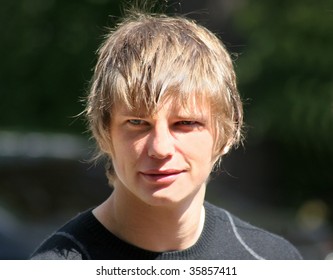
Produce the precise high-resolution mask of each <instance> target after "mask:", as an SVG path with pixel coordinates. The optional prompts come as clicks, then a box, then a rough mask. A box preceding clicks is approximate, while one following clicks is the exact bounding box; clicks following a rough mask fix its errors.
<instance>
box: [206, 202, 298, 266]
mask: <svg viewBox="0 0 333 280" xmlns="http://www.w3.org/2000/svg"><path fill="white" fill-rule="evenodd" d="M209 207H211V209H212V211H213V212H214V213H215V215H216V218H217V221H218V223H219V224H220V226H224V227H225V226H227V227H229V231H230V232H231V233H232V235H233V240H235V242H237V243H238V245H240V246H242V247H243V249H244V250H246V251H247V252H248V253H249V254H251V255H252V256H253V257H254V258H255V259H270V260H291V259H302V257H301V255H300V253H299V252H298V250H297V249H296V248H295V247H294V246H293V245H292V244H291V243H290V242H289V241H288V240H286V239H285V238H283V237H282V236H279V235H277V234H274V233H271V232H269V231H267V230H264V229H262V228H260V227H257V226H254V225H252V224H250V223H248V222H245V221H243V220H242V219H240V218H238V217H236V216H235V215H233V214H231V213H229V212H228V211H226V210H224V209H222V208H219V207H217V206H214V205H211V204H210V205H209Z"/></svg>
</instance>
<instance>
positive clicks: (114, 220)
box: [94, 187, 205, 252]
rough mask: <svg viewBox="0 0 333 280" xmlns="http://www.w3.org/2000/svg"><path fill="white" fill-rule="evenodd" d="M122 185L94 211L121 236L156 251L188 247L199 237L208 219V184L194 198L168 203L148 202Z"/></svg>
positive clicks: (113, 231) (103, 222)
mask: <svg viewBox="0 0 333 280" xmlns="http://www.w3.org/2000/svg"><path fill="white" fill-rule="evenodd" d="M119 189H120V190H118V189H117V188H116V189H115V190H114V191H113V193H112V195H111V196H110V197H109V198H108V199H107V200H106V201H105V202H104V203H103V204H102V205H100V206H99V207H97V208H96V209H95V210H94V215H95V216H96V218H97V219H98V220H99V221H100V222H101V223H102V224H103V225H104V226H105V227H106V228H107V229H108V230H109V231H111V232H112V233H113V234H115V235H116V236H118V237H119V238H120V239H122V240H124V241H126V242H128V243H130V244H133V245H135V246H137V247H140V248H142V249H146V250H150V251H155V252H165V251H175V250H184V249H187V248H189V247H191V246H192V245H194V244H195V243H196V241H197V240H198V239H199V237H200V234H201V232H202V229H203V225H204V220H205V213H204V207H203V200H204V194H205V187H202V188H200V190H199V192H198V193H196V195H195V196H194V197H193V198H191V199H190V198H189V199H187V200H186V201H182V202H177V203H174V204H172V205H168V206H151V205H148V204H146V203H144V202H142V201H141V200H138V199H137V198H136V197H134V196H133V195H132V194H131V193H129V192H128V191H125V192H124V191H123V188H119Z"/></svg>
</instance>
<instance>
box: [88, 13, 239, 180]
mask: <svg viewBox="0 0 333 280" xmlns="http://www.w3.org/2000/svg"><path fill="white" fill-rule="evenodd" d="M193 96H194V97H195V99H196V100H197V102H198V103H200V102H202V101H204V102H205V103H207V104H208V105H209V106H210V110H211V113H212V119H213V127H214V131H215V136H216V143H215V148H216V154H218V155H222V153H223V150H224V149H225V147H226V146H230V147H231V146H233V145H237V144H238V143H239V142H240V140H241V137H242V123H243V110H242V103H241V99H240V96H239V93H238V90H237V86H236V76H235V72H234V68H233V63H232V60H231V57H230V55H229V54H228V52H227V50H226V48H225V47H224V45H223V44H222V42H221V41H220V40H219V39H218V38H217V37H216V36H215V35H214V34H213V33H212V32H210V31H209V30H207V29H206V28H205V27H203V26H201V25H199V24H197V23H195V22H194V21H192V20H189V19H186V18H183V17H170V16H166V15H164V14H147V13H143V12H134V13H131V14H130V15H129V16H127V17H125V18H124V19H123V21H122V22H121V23H120V24H118V26H117V27H116V28H115V29H113V30H110V31H109V32H108V34H107V36H106V39H105V41H104V42H103V43H102V45H101V47H100V48H99V50H98V61H97V64H96V67H95V71H94V75H93V77H92V80H91V87H90V92H89V95H88V102H87V107H86V116H87V119H88V122H89V127H90V130H91V132H92V134H93V137H94V138H95V140H96V142H97V144H98V156H97V157H99V156H102V155H107V156H108V157H110V156H111V153H110V151H111V150H112V142H111V137H110V122H111V119H112V111H113V109H114V106H115V105H116V104H123V105H125V106H127V107H128V108H129V109H131V110H138V111H142V110H145V111H146V112H147V114H153V113H154V112H155V111H156V110H157V106H158V105H159V104H161V102H163V101H164V100H165V99H166V98H171V99H175V100H177V102H180V104H183V105H184V106H186V104H187V103H188V100H190V97H192V98H193ZM111 161H112V159H111ZM113 172H114V171H113V169H112V168H111V169H110V170H109V175H110V178H111V177H112V175H113V174H112V173H113Z"/></svg>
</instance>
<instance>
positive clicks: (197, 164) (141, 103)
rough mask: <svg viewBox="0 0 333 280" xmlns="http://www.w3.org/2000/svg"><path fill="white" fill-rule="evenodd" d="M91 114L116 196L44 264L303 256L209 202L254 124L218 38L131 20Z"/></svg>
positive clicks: (93, 91)
mask: <svg viewBox="0 0 333 280" xmlns="http://www.w3.org/2000/svg"><path fill="white" fill-rule="evenodd" d="M86 114H87V118H88V120H89V124H90V129H91V131H92V133H93V136H94V138H95V139H96V142H97V144H98V147H99V151H100V152H99V156H106V157H107V158H108V159H109V162H110V166H109V168H108V170H107V174H108V178H109V181H110V184H111V185H112V186H113V188H114V189H113V192H112V194H111V196H110V197H109V198H108V199H107V200H106V201H105V202H104V203H103V204H101V205H99V206H98V207H96V208H94V209H90V210H87V211H86V212H84V213H81V214H79V215H78V216H77V217H75V218H74V219H72V220H71V221H69V222H68V223H67V224H66V225H64V226H63V227H62V228H61V229H59V230H58V231H56V232H55V233H54V234H53V235H52V236H51V237H49V238H48V239H47V240H46V241H44V243H43V244H42V245H41V246H40V247H39V248H38V249H37V251H36V252H35V253H34V254H33V256H32V258H33V259H299V258H300V255H299V253H298V252H297V250H296V249H295V248H294V247H293V246H292V245H290V244H289V243H288V242H287V241H286V240H284V239H282V238H281V237H278V236H276V235H273V234H271V233H268V232H266V231H264V230H262V229H259V228H256V227H254V226H251V225H249V224H247V223H245V222H243V221H241V220H239V219H238V218H236V217H234V216H233V215H231V214H230V213H228V212H227V211H225V210H223V209H220V208H218V207H215V206H213V205H211V204H209V203H208V202H205V201H204V197H205V191H206V184H207V182H208V180H209V175H210V173H211V171H212V169H213V168H215V167H216V166H217V165H218V163H219V161H220V160H221V157H222V156H223V155H224V154H226V153H227V152H228V151H229V150H230V148H231V147H232V146H234V145H237V144H238V143H239V142H240V140H241V137H242V135H241V129H242V117H243V114H242V104H241V100H240V97H239V94H238V91H237V87H236V78H235V73H234V70H233V65H232V61H231V59H230V56H229V54H228V53H227V51H226V49H225V47H224V46H223V44H222V43H221V42H220V41H219V40H218V39H217V37H216V36H215V35H214V34H212V33H211V32H210V31H208V30H207V29H205V28H204V27H202V26H200V25H198V24H196V23H195V22H193V21H190V20H187V19H185V18H181V17H168V16H166V15H150V14H145V13H141V12H136V13H135V12H134V13H131V14H130V15H129V16H128V17H126V18H125V19H124V20H123V21H122V23H120V24H119V25H118V26H117V28H116V29H115V30H113V31H111V32H110V33H109V34H108V36H107V38H106V40H105V41H104V43H103V44H102V46H101V47H100V49H99V58H98V62H97V65H96V68H95V73H94V76H93V79H92V83H91V88H90V93H89V96H88V102H87V109H86Z"/></svg>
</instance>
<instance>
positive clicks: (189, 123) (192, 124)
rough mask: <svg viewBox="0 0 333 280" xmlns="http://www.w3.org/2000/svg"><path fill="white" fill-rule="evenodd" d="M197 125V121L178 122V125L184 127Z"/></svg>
mask: <svg viewBox="0 0 333 280" xmlns="http://www.w3.org/2000/svg"><path fill="white" fill-rule="evenodd" d="M198 124H199V123H198V122H197V121H179V122H178V125H185V126H195V125H198Z"/></svg>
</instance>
